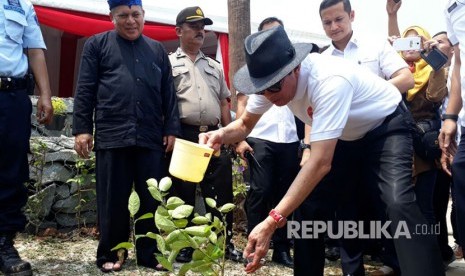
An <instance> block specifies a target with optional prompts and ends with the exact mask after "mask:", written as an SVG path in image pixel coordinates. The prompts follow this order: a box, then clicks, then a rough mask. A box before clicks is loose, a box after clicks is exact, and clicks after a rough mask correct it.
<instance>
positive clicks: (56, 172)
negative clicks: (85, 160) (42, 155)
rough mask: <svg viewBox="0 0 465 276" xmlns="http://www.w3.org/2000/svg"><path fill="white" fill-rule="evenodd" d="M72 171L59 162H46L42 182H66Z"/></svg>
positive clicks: (71, 175)
mask: <svg viewBox="0 0 465 276" xmlns="http://www.w3.org/2000/svg"><path fill="white" fill-rule="evenodd" d="M73 176H74V175H73V172H71V171H70V170H68V169H67V168H66V167H64V166H63V165H62V164H59V163H48V164H46V165H45V166H44V170H43V176H42V184H47V183H50V182H62V183H66V181H68V179H70V178H72V177H73Z"/></svg>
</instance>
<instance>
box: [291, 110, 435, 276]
mask: <svg viewBox="0 0 465 276" xmlns="http://www.w3.org/2000/svg"><path fill="white" fill-rule="evenodd" d="M412 129H413V119H412V117H411V115H410V113H409V112H408V111H406V110H405V108H401V107H399V108H398V109H397V110H396V111H395V112H394V113H393V114H392V115H390V116H388V117H387V118H386V120H385V121H384V122H383V124H381V125H380V126H379V127H377V128H376V129H374V130H372V131H370V132H369V133H367V135H366V136H365V137H363V138H361V139H359V140H356V141H351V142H345V141H339V142H338V144H337V146H336V151H335V154H334V158H333V163H332V169H331V172H330V174H329V176H328V177H329V179H330V181H323V182H321V183H319V184H318V186H317V187H316V188H315V190H314V191H313V192H312V193H311V194H310V196H309V197H308V198H307V199H306V200H305V202H304V203H303V204H302V205H301V206H300V207H299V208H298V212H297V213H296V218H299V219H300V220H304V221H315V220H323V221H326V213H327V212H328V210H333V209H335V208H336V210H342V209H344V208H345V207H346V206H350V205H353V204H355V202H353V199H354V197H353V192H352V191H354V190H356V189H355V187H357V185H359V183H363V182H365V183H371V186H372V187H373V197H376V198H377V200H379V201H381V202H382V203H383V204H384V206H386V207H385V212H386V213H387V216H388V218H389V220H390V221H392V224H391V230H396V228H397V225H398V224H399V223H401V222H405V223H406V225H407V227H408V230H409V233H411V238H407V237H405V236H401V237H400V238H397V239H394V244H395V247H396V252H397V255H398V257H399V263H400V267H401V271H402V274H403V275H408V276H411V275H412V276H420V275H431V276H438V275H444V269H443V266H442V262H441V257H440V252H439V247H438V245H437V241H436V237H435V236H433V235H419V234H418V235H417V234H415V232H416V229H415V228H416V226H417V225H426V224H427V223H426V220H425V219H424V218H423V215H422V214H421V212H420V210H419V208H418V206H417V204H416V202H415V194H414V191H413V187H412V185H411V175H412V154H413V152H412V136H411V130H412ZM336 219H337V220H338V221H353V220H354V219H355V220H356V219H357V214H351V213H350V212H337V216H336ZM350 242H357V241H356V240H347V239H344V238H343V239H341V243H349V244H346V246H345V248H346V250H347V254H348V256H349V258H354V259H360V260H363V259H361V258H360V257H361V256H357V255H355V256H352V255H351V253H352V252H351V247H350ZM294 250H295V255H294V274H295V275H323V268H324V243H323V235H320V236H318V238H313V239H296V240H295V243H294ZM354 252H355V254H360V250H359V247H358V246H356V247H355V250H354ZM362 273H363V261H362V263H361V264H360V271H358V273H356V274H362Z"/></svg>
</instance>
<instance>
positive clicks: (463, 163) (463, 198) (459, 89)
mask: <svg viewBox="0 0 465 276" xmlns="http://www.w3.org/2000/svg"><path fill="white" fill-rule="evenodd" d="M445 16H446V24H447V35H448V37H449V40H450V42H451V43H452V45H454V53H455V55H454V56H455V63H454V68H453V70H452V78H451V89H450V94H449V103H448V105H447V109H446V113H444V114H442V120H443V124H442V127H441V133H440V134H439V144H440V145H441V149H442V157H441V164H442V167H443V169H444V170H445V171H446V172H448V173H449V174H451V173H452V183H453V185H454V193H455V206H456V222H457V232H458V233H457V236H458V244H459V245H460V246H461V247H462V248H465V173H464V171H465V118H463V117H461V118H460V121H461V125H460V127H461V130H462V131H461V138H460V143H459V146H458V149H457V145H456V143H455V134H456V132H457V127H458V126H457V120H458V117H459V116H458V114H459V112H461V114H464V112H465V106H464V105H463V102H464V100H465V67H462V66H461V60H465V27H464V26H465V1H463V0H449V1H448V3H447V6H446V9H445ZM462 116H463V115H462ZM452 160H453V163H452ZM451 163H452V164H451Z"/></svg>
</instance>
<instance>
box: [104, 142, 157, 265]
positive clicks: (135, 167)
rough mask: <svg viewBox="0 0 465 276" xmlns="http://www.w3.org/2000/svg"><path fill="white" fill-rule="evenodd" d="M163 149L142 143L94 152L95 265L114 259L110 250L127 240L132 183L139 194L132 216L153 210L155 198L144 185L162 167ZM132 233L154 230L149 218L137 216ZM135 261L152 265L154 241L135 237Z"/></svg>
mask: <svg viewBox="0 0 465 276" xmlns="http://www.w3.org/2000/svg"><path fill="white" fill-rule="evenodd" d="M164 167H165V164H164V160H163V152H161V151H159V150H152V149H148V148H142V147H124V148H116V149H107V150H98V151H97V152H96V180H97V211H98V224H99V230H100V240H99V244H98V248H97V266H99V267H101V266H102V265H103V264H104V263H105V262H115V261H116V260H117V256H116V251H111V248H113V247H115V246H116V245H118V244H119V243H121V242H127V241H128V239H129V234H130V223H129V222H130V221H129V218H130V216H129V211H128V200H129V196H130V194H131V191H132V188H133V186H134V189H135V191H136V192H137V194H138V195H139V198H140V209H139V212H138V213H137V214H136V215H135V218H138V217H140V216H141V215H144V214H146V213H149V212H150V213H154V212H155V211H156V209H157V207H158V201H156V200H155V199H153V197H152V196H151V194H150V192H149V190H148V189H147V183H146V181H147V179H149V178H155V179H156V180H157V181H159V180H160V179H161V178H162V177H164V176H165V175H162V174H163V173H164V172H165V171H166V169H165V168H164ZM135 228H136V234H140V235H145V234H146V233H147V232H154V233H157V232H158V231H157V228H156V227H155V223H154V221H153V220H151V219H145V220H140V221H138V222H137V223H136V225H135ZM136 249H137V258H138V261H139V264H143V265H145V266H148V267H155V266H156V265H157V261H156V260H155V257H154V255H153V254H154V253H155V252H157V251H158V250H157V247H156V242H155V240H153V239H150V238H139V239H138V240H137V243H136Z"/></svg>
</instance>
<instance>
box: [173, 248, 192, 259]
mask: <svg viewBox="0 0 465 276" xmlns="http://www.w3.org/2000/svg"><path fill="white" fill-rule="evenodd" d="M192 253H194V249H193V248H192V247H187V248H183V249H181V251H179V253H178V256H176V261H177V262H180V263H188V262H190V261H192Z"/></svg>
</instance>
